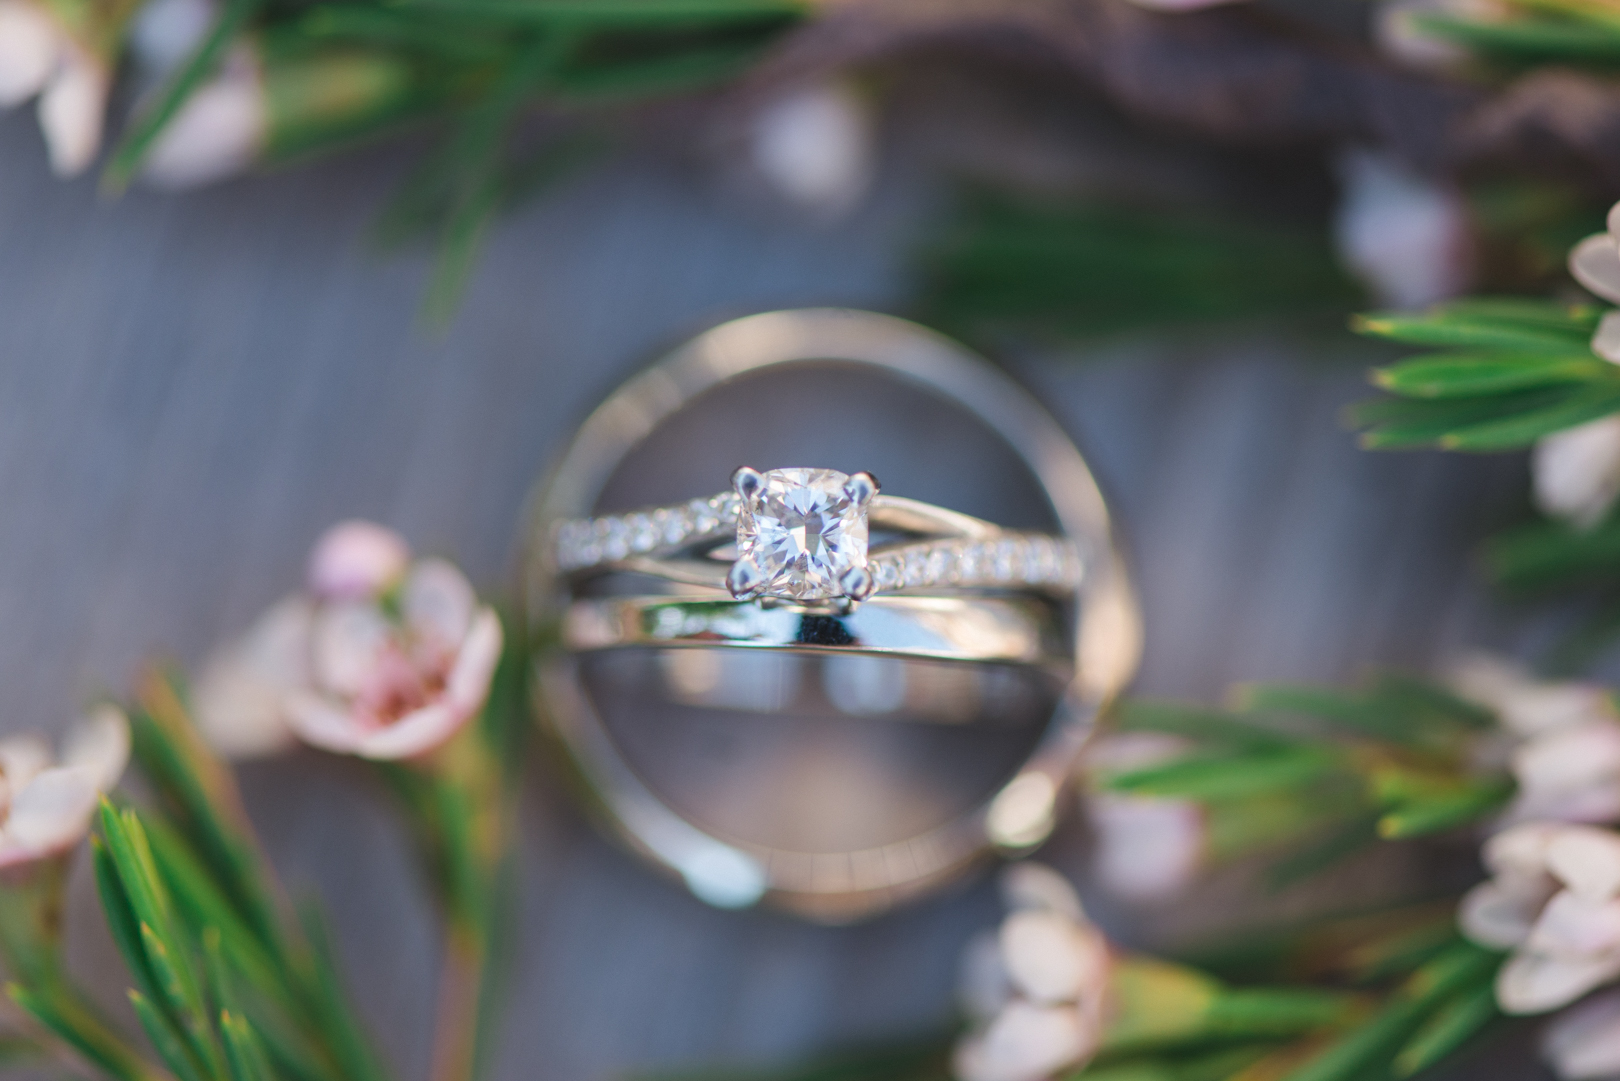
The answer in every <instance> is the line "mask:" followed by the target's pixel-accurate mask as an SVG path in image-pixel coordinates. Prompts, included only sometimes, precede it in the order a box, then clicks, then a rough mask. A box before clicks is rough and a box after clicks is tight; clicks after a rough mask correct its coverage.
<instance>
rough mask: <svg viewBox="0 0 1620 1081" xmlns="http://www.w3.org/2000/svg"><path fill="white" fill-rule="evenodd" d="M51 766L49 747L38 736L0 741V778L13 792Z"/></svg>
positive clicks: (13, 737) (15, 737)
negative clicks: (2, 778) (3, 779)
mask: <svg viewBox="0 0 1620 1081" xmlns="http://www.w3.org/2000/svg"><path fill="white" fill-rule="evenodd" d="M50 764H51V747H50V744H48V743H46V742H45V741H44V740H43V739H41V738H40V737H39V736H36V735H33V734H32V733H30V734H29V735H26V736H11V737H9V738H7V739H0V777H4V778H5V779H6V785H7V787H9V788H10V790H11V791H13V792H15V791H17V790H18V789H19V788H21V787H22V786H23V785H25V784H27V783H28V782H29V781H31V780H33V779H34V777H35V775H37V774H38V773H39V772H40V771H41V770H43V769H45V768H47V767H48V766H50Z"/></svg>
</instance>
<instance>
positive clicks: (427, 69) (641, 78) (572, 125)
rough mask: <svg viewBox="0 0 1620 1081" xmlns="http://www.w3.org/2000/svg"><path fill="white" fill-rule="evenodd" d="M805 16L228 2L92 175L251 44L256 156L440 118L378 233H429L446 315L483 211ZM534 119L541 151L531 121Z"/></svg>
mask: <svg viewBox="0 0 1620 1081" xmlns="http://www.w3.org/2000/svg"><path fill="white" fill-rule="evenodd" d="M807 11H808V6H807V4H806V3H805V2H801V0H455V2H453V3H452V2H445V0H349V2H341V3H323V4H316V5H313V6H310V5H304V4H296V3H287V2H285V0H228V2H227V3H225V4H224V5H223V6H222V7H221V8H220V11H219V15H218V17H217V18H216V21H215V25H214V26H213V28H212V30H211V32H210V33H209V34H208V35H207V37H206V39H205V40H204V41H203V42H202V43H201V44H200V45H199V47H198V48H197V50H196V51H195V52H194V53H193V54H192V55H191V56H190V57H189V58H188V59H187V60H186V62H185V63H183V64H182V65H180V67H179V68H178V69H177V70H176V71H175V73H174V74H173V76H172V77H171V78H169V80H168V81H167V82H166V83H165V85H164V86H163V87H161V88H160V90H159V92H158V93H157V94H156V95H155V96H154V98H153V99H152V101H151V102H150V103H149V104H148V105H147V106H146V107H145V108H143V109H142V110H141V111H140V112H139V114H138V115H137V116H136V117H135V118H134V120H133V121H132V123H131V124H130V126H129V128H128V130H127V131H126V132H125V134H124V137H123V139H122V140H121V142H120V143H119V145H118V146H117V148H116V149H115V150H114V152H113V154H112V157H111V158H110V160H109V162H108V165H107V169H106V172H105V176H104V183H105V186H106V187H107V188H108V189H109V190H113V191H120V190H122V189H123V188H125V187H127V186H128V184H129V183H130V181H131V180H132V179H133V178H134V177H135V176H136V175H137V174H138V173H139V172H140V170H141V169H142V167H143V166H144V164H145V162H146V160H147V157H148V155H149V154H150V153H151V151H152V148H153V146H154V145H155V144H156V143H157V141H158V139H159V138H160V137H161V136H162V134H163V133H164V131H165V130H166V129H167V127H168V125H169V124H170V123H171V122H172V121H173V120H174V118H175V117H176V116H177V115H179V113H180V112H181V110H182V109H183V108H184V106H185V105H186V103H187V101H188V100H189V99H190V98H191V96H192V95H193V94H195V93H196V92H197V90H198V89H199V88H200V87H202V86H203V85H204V84H205V83H206V82H207V80H208V79H210V78H211V77H213V75H214V74H215V73H216V72H217V71H218V70H219V68H220V65H221V64H222V63H223V62H224V60H225V57H226V56H227V55H228V54H229V53H230V51H231V49H232V48H233V47H235V46H236V45H237V44H239V43H241V42H245V41H246V42H251V43H252V45H253V47H254V48H255V49H256V50H257V54H258V60H259V68H260V73H261V83H262V85H263V87H264V91H265V108H266V124H267V131H266V133H265V142H264V145H263V146H262V147H261V148H260V149H261V153H262V155H263V157H264V159H265V160H266V161H268V162H277V161H285V160H289V159H292V158H297V157H303V156H306V155H308V154H311V153H314V152H319V151H322V150H325V149H328V148H330V147H333V146H336V145H340V144H349V143H353V142H355V141H357V140H363V139H367V138H371V137H374V136H377V135H381V134H385V133H388V132H391V131H393V130H395V129H397V128H399V127H400V126H401V125H403V124H409V123H420V122H428V121H441V122H443V123H444V124H445V125H446V126H447V127H448V128H449V133H448V135H447V137H446V138H445V140H444V142H443V144H442V146H441V148H440V149H439V150H437V151H436V152H434V153H432V154H430V155H429V156H428V157H427V158H426V159H425V160H424V161H423V163H422V164H421V166H420V168H419V169H418V170H417V171H416V172H415V173H414V174H413V175H412V176H411V177H409V178H408V179H407V180H406V182H405V183H404V184H403V186H402V187H401V189H400V191H399V193H398V195H397V196H396V197H395V199H394V201H393V202H392V203H391V205H390V206H389V207H387V208H386V209H385V211H384V214H383V220H382V222H381V223H380V224H379V227H378V235H379V238H380V239H382V240H383V241H384V242H385V243H398V242H401V241H403V240H407V239H414V238H416V237H419V236H426V237H431V238H432V239H434V241H435V243H436V245H437V249H438V259H437V265H436V269H435V272H434V275H433V280H432V282H431V284H430V286H429V290H428V300H427V315H428V317H429V319H430V320H431V321H433V322H436V323H443V322H445V321H446V320H448V319H449V318H450V316H451V315H452V314H453V313H454V310H455V308H456V305H457V303H458V301H459V298H460V295H461V292H462V290H463V288H464V287H465V283H466V280H467V277H468V275H469V274H470V272H471V267H472V266H473V264H474V261H475V258H476V254H477V252H478V249H479V247H480V245H481V243H482V240H483V237H484V234H485V232H486V230H487V228H488V225H489V223H490V221H491V220H492V219H493V217H494V216H495V215H496V214H497V213H499V212H500V211H502V210H503V209H506V208H508V207H510V206H512V205H514V204H515V203H517V202H519V201H521V200H522V199H524V198H526V197H528V196H530V195H532V194H533V193H534V192H535V191H536V190H538V189H539V188H540V187H543V186H544V185H545V184H548V183H551V182H553V181H555V180H556V179H558V178H559V177H561V176H562V175H565V174H566V173H567V172H569V171H570V170H571V168H572V167H574V166H576V165H578V164H579V163H580V162H582V161H584V160H586V159H587V158H588V157H589V156H590V155H588V154H586V153H583V152H582V151H583V150H585V149H592V150H594V149H596V148H599V147H600V146H602V145H604V143H605V138H604V132H605V131H606V123H607V121H608V120H609V119H610V116H609V114H608V113H606V112H605V111H606V110H611V109H619V108H623V107H625V106H633V105H636V104H639V103H642V102H646V101H649V100H653V99H656V98H664V97H669V96H672V95H679V94H685V93H691V92H695V91H699V90H703V89H706V88H709V87H713V86H715V85H717V84H719V83H722V82H725V81H728V80H731V79H734V78H735V77H736V76H738V75H739V74H741V73H742V72H743V71H745V70H746V69H747V68H748V67H749V66H751V65H752V64H753V63H754V62H755V61H756V60H757V59H758V58H759V57H760V56H761V55H762V53H763V51H764V50H765V49H766V48H767V47H769V45H770V44H771V43H772V42H774V41H775V40H776V39H777V38H778V37H779V36H780V35H781V34H782V32H783V31H785V30H786V29H788V28H789V27H791V26H793V25H795V24H796V23H797V22H798V21H799V20H800V19H801V18H803V17H804V16H805V15H806V13H807ZM536 115H538V116H539V117H540V118H541V119H543V120H544V121H546V122H545V123H543V124H541V125H540V127H541V131H540V133H539V134H538V137H537V138H536V139H535V140H533V142H534V144H535V145H532V146H525V145H523V142H524V141H523V139H522V135H523V133H524V131H525V129H526V124H525V122H526V121H527V120H528V119H529V118H531V117H534V116H536Z"/></svg>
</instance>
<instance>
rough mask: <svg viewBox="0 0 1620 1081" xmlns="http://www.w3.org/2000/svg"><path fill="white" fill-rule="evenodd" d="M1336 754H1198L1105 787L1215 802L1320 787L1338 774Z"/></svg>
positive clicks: (1111, 779) (1112, 779)
mask: <svg viewBox="0 0 1620 1081" xmlns="http://www.w3.org/2000/svg"><path fill="white" fill-rule="evenodd" d="M1341 768H1342V767H1341V764H1340V760H1339V758H1338V756H1337V755H1335V754H1333V753H1331V752H1330V751H1328V750H1325V749H1314V748H1301V749H1298V750H1292V751H1275V752H1272V751H1268V752H1257V753H1253V754H1242V755H1197V756H1189V757H1186V758H1181V759H1177V760H1175V761H1172V762H1168V763H1165V764H1163V765H1156V766H1148V767H1144V768H1142V769H1134V770H1129V771H1126V772H1122V773H1117V774H1113V775H1111V776H1107V777H1105V778H1103V779H1102V782H1101V783H1102V785H1103V787H1104V788H1106V789H1108V790H1111V791H1115V792H1128V793H1131V794H1132V795H1138V796H1158V797H1161V798H1164V799H1191V800H1215V799H1223V798H1227V797H1233V796H1255V795H1259V794H1261V793H1265V792H1276V791H1279V790H1287V789H1296V788H1302V787H1305V786H1307V785H1313V784H1319V783H1320V782H1321V781H1322V780H1323V779H1324V778H1325V777H1326V776H1328V775H1329V774H1332V773H1334V772H1336V771H1338V770H1340V769H1341Z"/></svg>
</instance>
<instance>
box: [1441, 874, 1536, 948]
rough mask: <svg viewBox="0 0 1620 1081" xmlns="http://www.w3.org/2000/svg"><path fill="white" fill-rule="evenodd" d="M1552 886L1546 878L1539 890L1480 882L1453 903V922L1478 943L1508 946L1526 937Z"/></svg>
mask: <svg viewBox="0 0 1620 1081" xmlns="http://www.w3.org/2000/svg"><path fill="white" fill-rule="evenodd" d="M1554 889H1555V887H1554V885H1553V884H1552V881H1551V880H1550V879H1549V880H1547V881H1546V883H1545V885H1544V887H1543V888H1542V889H1540V890H1539V891H1530V890H1515V889H1511V888H1504V887H1503V885H1502V883H1500V882H1498V881H1494V880H1493V881H1490V882H1481V883H1480V884H1479V885H1477V886H1475V887H1474V888H1473V889H1471V890H1469V891H1468V892H1467V893H1465V894H1464V895H1463V898H1462V901H1461V902H1460V903H1459V904H1458V905H1457V925H1458V927H1459V928H1461V930H1462V933H1463V934H1464V935H1466V936H1467V937H1468V938H1469V939H1470V940H1471V941H1473V942H1477V943H1478V944H1479V945H1481V946H1485V947H1487V948H1489V949H1495V950H1507V949H1512V948H1513V947H1514V946H1517V945H1519V944H1520V943H1521V942H1523V941H1524V940H1525V939H1527V938H1529V937H1530V930H1531V928H1532V927H1534V926H1535V921H1536V917H1537V916H1539V915H1540V914H1541V909H1542V907H1543V906H1544V905H1545V904H1546V903H1547V900H1548V898H1550V897H1551V896H1552V893H1553V890H1554Z"/></svg>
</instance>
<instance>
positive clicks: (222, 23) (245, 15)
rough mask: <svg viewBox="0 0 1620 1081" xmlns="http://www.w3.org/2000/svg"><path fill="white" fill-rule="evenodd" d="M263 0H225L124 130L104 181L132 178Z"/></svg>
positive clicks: (120, 184)
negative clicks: (154, 95) (185, 55)
mask: <svg viewBox="0 0 1620 1081" xmlns="http://www.w3.org/2000/svg"><path fill="white" fill-rule="evenodd" d="M263 2H264V0H224V3H223V5H222V6H221V8H220V12H219V17H218V18H217V19H216V20H215V21H214V26H213V28H212V29H211V30H210V31H209V33H208V36H207V37H206V38H204V39H203V41H202V44H201V45H199V46H198V47H197V50H196V52H194V53H192V55H191V58H190V59H189V60H187V61H186V62H185V63H184V64H183V65H181V67H180V69H179V71H178V72H177V73H176V74H175V75H174V77H173V78H171V79H170V80H169V82H168V83H167V85H165V86H164V87H163V88H162V89H161V90H160V91H159V92H158V95H157V98H156V99H155V100H154V101H153V102H152V104H151V105H150V106H149V107H148V108H146V109H144V110H142V111H141V113H140V115H139V116H137V117H136V118H135V120H134V122H133V123H132V124H131V125H130V127H129V130H128V131H127V132H126V133H125V135H124V138H123V140H122V141H121V142H120V143H119V145H118V149H117V150H115V151H114V152H113V156H112V160H111V161H109V162H108V163H107V170H106V172H105V174H104V175H103V184H104V185H105V186H106V187H107V188H109V189H110V190H113V191H122V190H123V189H124V188H126V187H128V186H129V182H130V181H131V180H133V179H134V178H135V174H136V172H137V171H138V170H139V169H140V167H141V164H142V163H143V162H144V161H145V160H146V155H147V154H148V153H149V152H150V151H151V149H152V146H153V144H154V143H156V142H157V138H158V136H159V135H161V134H162V133H163V129H164V127H165V126H167V125H168V123H169V121H171V120H173V119H174V118H175V116H176V115H178V114H179V112H180V109H181V107H182V106H184V105H185V103H186V101H187V100H188V99H189V98H190V97H191V95H192V94H193V93H195V92H196V91H197V89H198V88H199V87H201V86H202V84H203V82H204V80H206V79H207V78H208V77H209V76H211V75H212V74H213V73H214V69H215V68H217V67H218V66H219V62H220V61H221V60H222V59H223V58H224V56H225V52H226V50H227V49H228V48H229V47H230V45H231V44H232V43H233V42H234V41H235V40H236V39H237V37H238V36H240V35H241V33H242V31H243V30H244V29H245V28H246V26H247V24H248V23H249V21H251V20H252V19H253V17H254V16H255V15H257V14H258V12H259V8H260V7H261V5H262V4H263Z"/></svg>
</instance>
